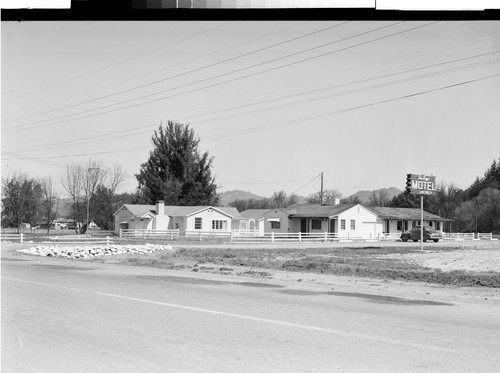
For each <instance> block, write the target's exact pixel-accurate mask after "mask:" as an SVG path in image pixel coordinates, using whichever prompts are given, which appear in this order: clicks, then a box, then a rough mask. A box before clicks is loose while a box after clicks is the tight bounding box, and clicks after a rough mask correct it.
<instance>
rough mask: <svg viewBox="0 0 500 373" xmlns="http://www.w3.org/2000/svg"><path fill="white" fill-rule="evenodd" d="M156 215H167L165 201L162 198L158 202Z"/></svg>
mask: <svg viewBox="0 0 500 373" xmlns="http://www.w3.org/2000/svg"><path fill="white" fill-rule="evenodd" d="M156 215H165V202H164V201H163V200H161V199H160V200H159V201H157V202H156Z"/></svg>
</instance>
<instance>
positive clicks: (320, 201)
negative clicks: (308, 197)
mask: <svg viewBox="0 0 500 373" xmlns="http://www.w3.org/2000/svg"><path fill="white" fill-rule="evenodd" d="M319 204H320V205H322V204H323V171H321V191H320V195H319Z"/></svg>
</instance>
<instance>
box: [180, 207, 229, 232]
mask: <svg viewBox="0 0 500 373" xmlns="http://www.w3.org/2000/svg"><path fill="white" fill-rule="evenodd" d="M196 218H201V224H202V227H201V230H202V231H205V232H207V231H212V230H216V231H218V232H229V231H230V230H231V228H232V225H231V224H232V219H231V217H229V216H227V215H225V214H221V213H220V212H219V211H216V210H213V209H206V210H204V211H201V212H199V213H197V214H195V215H191V216H188V217H187V219H186V230H188V231H191V230H193V231H194V230H195V220H196ZM214 220H218V221H223V222H225V223H222V224H223V227H224V229H212V222H213V221H214ZM197 230H199V229H197Z"/></svg>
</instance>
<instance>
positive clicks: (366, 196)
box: [349, 187, 402, 203]
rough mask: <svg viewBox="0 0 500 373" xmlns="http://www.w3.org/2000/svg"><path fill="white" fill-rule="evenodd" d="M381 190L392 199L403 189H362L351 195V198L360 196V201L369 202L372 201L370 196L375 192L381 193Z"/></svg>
mask: <svg viewBox="0 0 500 373" xmlns="http://www.w3.org/2000/svg"><path fill="white" fill-rule="evenodd" d="M380 191H385V193H386V195H387V198H388V199H389V200H392V197H394V196H397V195H398V194H400V193H402V191H401V190H399V189H398V188H394V187H391V188H382V189H376V190H361V191H359V192H357V193H354V194H353V195H351V196H349V197H350V198H356V197H358V199H359V201H360V202H361V203H367V202H369V201H370V196H371V195H372V193H373V192H376V193H377V194H378V193H380Z"/></svg>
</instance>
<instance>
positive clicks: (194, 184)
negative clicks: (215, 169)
mask: <svg viewBox="0 0 500 373" xmlns="http://www.w3.org/2000/svg"><path fill="white" fill-rule="evenodd" d="M152 142H153V150H151V152H150V153H149V158H148V160H147V161H146V162H145V163H143V164H142V165H141V169H140V172H139V173H138V174H136V175H135V176H136V178H137V181H138V182H139V189H140V191H141V193H142V195H143V196H144V198H145V200H146V201H147V202H148V203H151V204H153V203H155V202H156V201H157V200H160V199H161V200H164V201H165V203H166V204H167V205H179V206H196V205H217V204H218V202H219V197H218V195H217V185H216V184H215V178H214V177H213V176H212V173H211V168H212V163H213V158H212V157H210V156H209V154H208V152H205V153H202V154H200V152H199V151H198V145H199V142H200V140H199V138H198V137H197V136H196V135H195V133H194V130H193V129H190V128H189V126H188V125H187V124H182V123H177V122H172V121H168V123H167V125H166V126H162V125H161V124H160V126H159V128H158V130H157V131H155V132H154V134H153V136H152Z"/></svg>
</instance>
